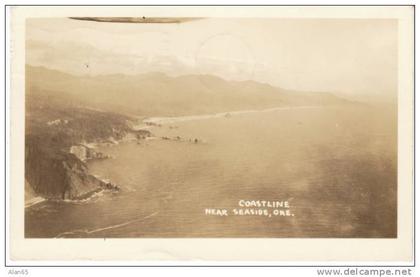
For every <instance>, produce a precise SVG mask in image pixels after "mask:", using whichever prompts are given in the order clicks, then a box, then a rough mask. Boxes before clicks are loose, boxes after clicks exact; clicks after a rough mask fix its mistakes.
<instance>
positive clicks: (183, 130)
mask: <svg viewBox="0 0 420 277" xmlns="http://www.w3.org/2000/svg"><path fill="white" fill-rule="evenodd" d="M397 27H398V25H397V21H396V20H392V19H276V18H270V19H258V18H255V19H254V18H246V19H241V18H235V19H230V18H198V17H197V18H194V17H192V18H182V17H174V18H164V17H162V18H160V17H151V18H149V17H139V18H136V17H68V18H29V19H27V20H26V67H25V91H26V94H25V97H26V107H25V237H27V238H74V237H76V238H91V237H94V238H98V237H99V238H103V237H104V238H115V237H121V238H126V237H133V238H136V237H157V238H159V237H228V238H229V237H232V238H236V237H250V238H253V237H255V238H257V237H274V238H281V237H298V238H323V237H325V238H331V237H333V238H395V237H396V236H397V82H398V75H397V59H398V56H397V38H398V29H397Z"/></svg>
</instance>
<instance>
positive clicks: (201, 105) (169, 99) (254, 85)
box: [26, 66, 350, 116]
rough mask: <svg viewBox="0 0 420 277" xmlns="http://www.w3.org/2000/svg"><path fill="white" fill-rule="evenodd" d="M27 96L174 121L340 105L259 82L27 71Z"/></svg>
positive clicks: (335, 99) (30, 68)
mask: <svg viewBox="0 0 420 277" xmlns="http://www.w3.org/2000/svg"><path fill="white" fill-rule="evenodd" d="M26 93H27V95H28V96H45V97H48V98H49V99H51V100H50V101H60V100H62V101H65V102H67V103H73V104H78V105H85V106H89V107H93V108H97V109H103V110H107V111H113V112H119V113H127V114H135V115H144V116H172V115H191V114H207V113H216V112H225V111H234V110H245V109H264V108H273V107H280V106H302V105H342V104H348V103H350V102H349V101H346V100H344V99H342V98H339V97H337V96H335V95H333V94H330V93H321V92H298V91H290V90H284V89H280V88H276V87H273V86H270V85H267V84H262V83H258V82H255V81H242V82H240V81H227V80H224V79H222V78H219V77H215V76H211V75H184V76H179V77H169V76H167V75H165V74H163V73H147V74H141V75H122V74H113V75H103V76H75V75H70V74H66V73H63V72H60V71H55V70H50V69H46V68H43V67H33V66H26Z"/></svg>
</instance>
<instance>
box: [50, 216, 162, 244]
mask: <svg viewBox="0 0 420 277" xmlns="http://www.w3.org/2000/svg"><path fill="white" fill-rule="evenodd" d="M158 213H159V212H154V213H152V214H149V215H148V216H145V217H142V218H137V219H134V220H130V221H127V222H124V223H120V224H116V225H111V226H107V227H103V228H98V229H93V230H86V229H78V230H74V231H70V232H64V233H60V234H58V235H57V236H56V237H54V238H56V239H57V238H62V237H63V236H65V235H72V234H77V233H85V234H93V233H98V232H101V231H105V230H110V229H116V228H120V227H123V226H127V225H129V224H132V223H135V222H141V221H144V220H146V219H148V218H151V217H153V216H155V215H157V214H158Z"/></svg>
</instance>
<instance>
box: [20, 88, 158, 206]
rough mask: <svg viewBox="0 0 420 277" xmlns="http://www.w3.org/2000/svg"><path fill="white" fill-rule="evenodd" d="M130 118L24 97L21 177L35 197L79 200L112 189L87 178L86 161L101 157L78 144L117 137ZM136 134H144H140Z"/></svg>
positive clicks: (127, 129)
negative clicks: (25, 99)
mask: <svg viewBox="0 0 420 277" xmlns="http://www.w3.org/2000/svg"><path fill="white" fill-rule="evenodd" d="M130 120H131V118H129V117H126V116H123V115H119V114H115V113H108V112H102V111H95V110H91V109H86V108H81V107H78V106H74V105H69V104H64V103H61V102H58V101H55V102H53V103H51V102H50V101H48V99H45V98H42V97H41V98H40V97H35V96H33V95H27V113H26V135H25V179H26V181H27V183H28V184H29V186H30V189H31V191H33V194H35V195H36V196H42V197H44V198H47V199H80V198H85V197H87V196H89V195H90V194H92V193H94V192H96V191H99V190H101V189H116V188H117V187H116V186H115V185H113V184H109V183H106V182H104V181H102V180H99V179H97V178H96V177H94V176H92V175H90V174H89V172H88V169H87V166H86V163H85V162H86V161H87V160H89V159H98V158H106V156H105V155H103V154H102V153H99V152H96V151H95V150H94V149H92V148H90V147H88V146H86V145H84V144H83V142H108V141H109V140H119V139H122V138H123V137H124V136H126V135H127V134H129V133H133V134H134V135H136V136H137V135H138V131H134V130H132V129H131V127H130V126H131V125H132V124H131V122H130ZM142 135H144V136H148V135H150V134H149V133H148V132H147V131H142Z"/></svg>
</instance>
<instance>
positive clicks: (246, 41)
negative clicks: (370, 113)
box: [26, 18, 398, 98]
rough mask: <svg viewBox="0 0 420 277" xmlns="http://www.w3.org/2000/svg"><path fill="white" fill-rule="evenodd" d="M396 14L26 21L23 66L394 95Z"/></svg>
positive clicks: (78, 72) (353, 94) (78, 73)
mask: <svg viewBox="0 0 420 277" xmlns="http://www.w3.org/2000/svg"><path fill="white" fill-rule="evenodd" d="M397 50H398V22H397V21H396V20H391V19H389V20H388V19H279V18H273V19H270V18H255V19H254V18H243V19H241V18H239V19H238V18H232V19H229V18H207V19H200V20H195V21H188V22H185V23H174V24H135V23H107V22H94V21H80V20H74V19H68V18H37V19H28V20H27V24H26V63H27V64H29V65H34V66H44V67H47V68H50V69H56V70H60V71H63V72H67V73H71V74H76V75H101V74H142V73H147V72H163V73H166V74H168V75H171V76H178V75H186V74H211V75H216V76H219V77H222V78H224V79H227V80H239V81H243V80H254V81H258V82H262V83H268V84H270V85H273V86H276V87H281V88H285V89H292V90H301V91H326V92H332V93H335V94H343V95H350V96H360V95H362V96H363V95H367V96H380V97H381V98H395V97H396V93H397V84H398V79H397V77H398V76H397V75H398V51H397Z"/></svg>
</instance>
